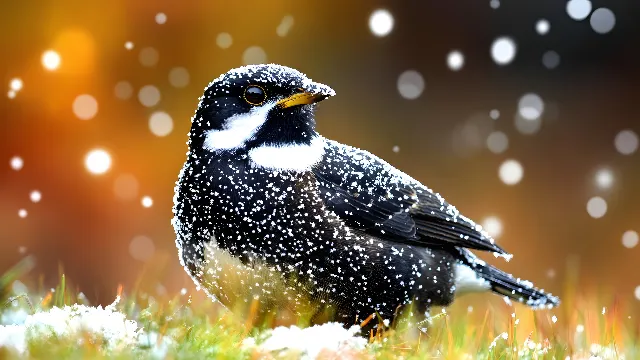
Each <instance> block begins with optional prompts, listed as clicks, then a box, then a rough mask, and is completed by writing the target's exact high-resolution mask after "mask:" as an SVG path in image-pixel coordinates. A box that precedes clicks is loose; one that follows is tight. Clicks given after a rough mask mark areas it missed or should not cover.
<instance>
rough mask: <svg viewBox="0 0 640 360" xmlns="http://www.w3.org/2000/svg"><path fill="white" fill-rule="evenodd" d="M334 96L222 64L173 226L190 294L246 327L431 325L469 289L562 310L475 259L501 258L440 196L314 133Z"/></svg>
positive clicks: (295, 79) (254, 68)
mask: <svg viewBox="0 0 640 360" xmlns="http://www.w3.org/2000/svg"><path fill="white" fill-rule="evenodd" d="M334 95H335V91H334V90H333V89H332V88H330V87H329V86H327V85H324V84H321V83H318V82H314V81H312V80H311V79H310V78H308V77H307V76H306V75H305V74H303V73H301V72H300V71H298V70H295V69H293V68H290V67H286V66H282V65H277V64H258V65H247V66H243V67H239V68H235V69H231V70H230V71H228V72H226V73H224V74H222V75H220V76H219V77H218V78H216V79H214V80H213V81H212V82H210V83H209V84H208V85H207V86H206V88H205V90H204V93H203V95H202V96H201V97H200V98H199V103H198V106H197V109H196V111H195V114H194V115H193V117H192V118H191V128H190V131H189V135H188V141H187V146H188V151H187V153H186V156H187V159H186V161H185V163H184V166H183V167H182V169H181V170H180V174H179V177H178V180H177V181H176V183H175V189H174V199H173V200H174V206H173V219H172V221H171V222H172V225H173V228H174V230H175V233H176V246H177V248H178V252H179V260H180V262H181V265H182V266H183V267H184V269H185V270H186V272H187V273H188V274H189V275H190V277H191V278H192V279H193V281H194V282H195V284H196V285H197V287H198V288H199V289H203V290H204V291H205V292H206V293H207V294H208V295H209V296H211V297H212V298H213V299H215V300H217V301H219V302H221V303H222V304H223V305H224V306H225V307H227V308H229V309H231V310H232V312H237V313H239V314H244V316H249V317H251V316H253V318H255V319H262V320H264V319H267V318H270V317H271V318H274V317H277V316H281V317H282V318H297V319H300V318H305V319H307V321H308V322H309V323H314V324H316V323H323V322H327V321H337V322H340V323H342V324H344V325H345V326H349V325H354V324H355V325H358V324H360V325H362V326H364V324H365V322H366V321H365V320H366V319H371V318H372V317H374V316H375V317H376V318H377V319H383V323H384V324H385V325H386V324H389V323H393V322H394V321H395V320H396V319H397V318H398V317H399V316H400V315H401V314H403V311H405V310H406V309H411V314H417V315H420V316H423V318H428V316H429V311H430V309H431V308H432V307H435V306H448V305H450V304H451V303H452V302H453V301H454V299H455V298H457V297H459V296H460V295H463V294H466V293H473V292H492V293H495V294H498V295H500V296H503V297H505V300H510V299H513V300H515V301H519V302H521V303H524V304H526V305H528V306H529V307H532V308H534V309H541V308H552V307H555V306H557V305H559V303H560V300H559V298H558V297H556V296H553V295H552V294H550V293H546V292H545V291H544V290H541V289H538V288H536V287H534V285H533V284H532V283H531V282H529V281H525V280H521V279H520V278H516V277H514V276H513V275H511V274H508V273H506V272H504V271H502V270H499V269H498V268H497V267H494V266H492V265H490V264H488V263H486V262H485V261H483V260H482V259H481V258H480V257H478V256H477V255H476V254H475V253H474V252H473V251H476V252H489V253H493V255H495V256H496V257H503V258H505V259H506V260H509V259H511V256H512V255H511V254H509V253H507V252H506V251H505V250H504V249H503V248H502V247H500V246H499V245H498V244H496V242H495V241H494V239H493V238H492V237H491V236H490V235H489V234H488V233H487V232H486V231H484V230H483V229H482V227H481V226H479V225H477V224H476V223H475V222H474V221H472V220H471V219H469V218H467V217H465V216H464V215H463V214H462V213H460V211H458V210H457V208H456V207H454V206H453V205H451V204H449V203H448V202H447V201H446V200H445V199H444V198H443V197H442V196H441V195H440V194H439V193H436V192H434V191H433V190H431V189H430V188H428V187H427V186H425V185H423V184H422V183H421V182H419V181H418V180H415V179H414V178H412V177H411V176H409V175H407V174H405V173H404V172H402V171H400V170H398V169H396V168H394V167H393V166H392V165H390V164H389V163H388V162H386V161H384V160H382V159H381V158H379V157H377V156H375V155H374V154H372V153H370V152H368V151H365V150H361V149H358V148H356V147H352V146H349V145H345V144H342V143H339V142H337V141H333V140H329V139H327V138H324V137H323V136H322V135H320V134H319V133H318V132H317V130H316V120H315V113H316V110H317V107H318V104H319V103H320V102H321V101H323V100H325V99H328V98H330V97H332V96H334ZM282 314H284V315H282ZM376 326H377V325H376Z"/></svg>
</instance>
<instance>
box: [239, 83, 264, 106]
mask: <svg viewBox="0 0 640 360" xmlns="http://www.w3.org/2000/svg"><path fill="white" fill-rule="evenodd" d="M266 99H267V93H266V92H265V91H264V89H263V88H261V87H260V86H257V85H251V86H249V87H247V88H246V89H245V90H244V100H245V101H246V102H248V103H249V104H251V105H261V104H262V103H263V102H264V101H265V100H266Z"/></svg>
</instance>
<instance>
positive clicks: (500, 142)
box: [487, 131, 509, 154]
mask: <svg viewBox="0 0 640 360" xmlns="http://www.w3.org/2000/svg"><path fill="white" fill-rule="evenodd" d="M487 148H488V149H489V151H491V152H492V153H494V154H501V153H503V152H505V151H506V150H507V148H509V138H508V137H507V134H505V133H503V132H502V131H494V132H492V133H491V134H489V136H488V137H487Z"/></svg>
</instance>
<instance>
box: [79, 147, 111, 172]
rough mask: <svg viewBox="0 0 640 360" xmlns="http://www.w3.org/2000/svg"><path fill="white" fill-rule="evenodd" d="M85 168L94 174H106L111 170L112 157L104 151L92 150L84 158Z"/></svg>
mask: <svg viewBox="0 0 640 360" xmlns="http://www.w3.org/2000/svg"><path fill="white" fill-rule="evenodd" d="M84 166H85V167H86V168H87V170H88V171H89V172H90V173H92V174H96V175H101V174H104V173H106V172H107V171H108V170H109V168H111V155H109V153H108V152H106V151H105V150H103V149H94V150H91V151H89V153H88V154H87V156H85V158H84Z"/></svg>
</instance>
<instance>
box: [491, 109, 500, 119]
mask: <svg viewBox="0 0 640 360" xmlns="http://www.w3.org/2000/svg"><path fill="white" fill-rule="evenodd" d="M489 117H490V118H492V119H493V120H498V118H499V117H500V110H498V109H493V110H491V111H489Z"/></svg>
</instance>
